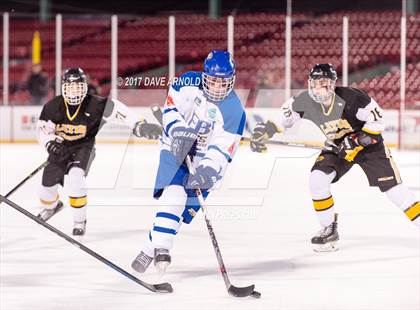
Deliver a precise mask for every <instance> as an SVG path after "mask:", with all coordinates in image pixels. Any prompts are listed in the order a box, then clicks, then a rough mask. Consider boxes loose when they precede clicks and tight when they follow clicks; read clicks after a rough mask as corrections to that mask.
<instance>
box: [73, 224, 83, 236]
mask: <svg viewBox="0 0 420 310" xmlns="http://www.w3.org/2000/svg"><path fill="white" fill-rule="evenodd" d="M85 232H86V221H83V222H74V226H73V236H83V235H84V234H85Z"/></svg>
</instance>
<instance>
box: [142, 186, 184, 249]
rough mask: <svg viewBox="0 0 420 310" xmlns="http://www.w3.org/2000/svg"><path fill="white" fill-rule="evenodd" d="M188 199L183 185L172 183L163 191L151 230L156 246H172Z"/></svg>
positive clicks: (153, 242) (168, 247)
mask: <svg viewBox="0 0 420 310" xmlns="http://www.w3.org/2000/svg"><path fill="white" fill-rule="evenodd" d="M186 200H187V194H186V193H185V190H184V188H183V187H182V186H179V185H171V186H168V187H167V188H166V189H165V190H164V191H163V194H162V196H161V197H160V199H159V202H160V205H159V206H158V211H157V212H156V217H155V221H154V224H153V228H152V230H151V232H150V234H151V237H152V244H153V246H154V248H164V249H168V250H170V249H171V248H172V246H173V240H174V238H175V235H176V234H177V232H178V230H179V227H180V225H181V221H182V219H181V215H182V212H183V211H184V208H185V203H186ZM146 250H147V249H146ZM149 253H150V252H149ZM146 254H147V253H146ZM148 255H149V254H148Z"/></svg>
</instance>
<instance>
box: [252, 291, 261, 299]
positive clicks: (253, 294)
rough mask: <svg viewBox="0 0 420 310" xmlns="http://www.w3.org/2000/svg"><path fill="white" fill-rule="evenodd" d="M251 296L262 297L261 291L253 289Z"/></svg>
mask: <svg viewBox="0 0 420 310" xmlns="http://www.w3.org/2000/svg"><path fill="white" fill-rule="evenodd" d="M251 296H252V297H254V298H261V293H260V292H257V291H253V292H252V294H251Z"/></svg>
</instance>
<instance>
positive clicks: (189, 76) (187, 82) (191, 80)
mask: <svg viewBox="0 0 420 310" xmlns="http://www.w3.org/2000/svg"><path fill="white" fill-rule="evenodd" d="M184 86H192V87H198V88H201V72H198V71H188V72H186V73H184V74H182V75H181V76H179V77H175V78H174V79H173V83H172V88H173V89H174V90H176V91H180V90H181V88H182V87H184Z"/></svg>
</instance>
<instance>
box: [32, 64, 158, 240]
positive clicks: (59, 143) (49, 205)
mask: <svg viewBox="0 0 420 310" xmlns="http://www.w3.org/2000/svg"><path fill="white" fill-rule="evenodd" d="M115 121H119V122H122V123H124V124H125V125H127V126H128V127H129V128H132V129H133V134H134V135H136V136H137V137H143V138H147V139H158V138H159V136H160V135H161V131H162V130H161V128H160V126H159V125H156V124H149V123H147V122H146V120H144V119H143V118H141V117H139V116H137V115H134V114H133V113H132V112H131V111H130V110H129V109H128V108H127V106H125V105H124V104H123V103H122V102H120V101H118V100H116V99H108V98H104V97H100V96H96V95H88V94H87V83H86V76H85V74H84V72H83V70H82V69H80V68H69V69H67V70H65V72H64V74H63V78H62V95H61V96H56V97H55V98H53V99H51V100H50V101H49V102H47V103H46V104H45V105H44V107H43V109H42V112H41V115H40V117H39V121H38V125H37V138H38V141H39V143H40V144H41V146H43V147H45V148H46V150H47V152H48V153H49V156H48V165H47V166H46V167H45V169H44V172H43V176H42V185H41V188H40V191H39V196H40V199H41V204H42V208H43V210H42V211H41V212H40V213H39V215H38V217H39V218H40V219H42V220H44V221H47V220H48V219H50V218H51V217H52V216H53V215H54V214H56V213H57V212H59V211H60V210H61V209H62V208H63V203H62V202H61V201H60V200H59V197H58V185H59V184H61V185H63V186H64V187H65V191H66V193H67V194H68V195H69V202H70V206H71V208H72V210H73V218H74V228H73V235H84V233H85V230H86V208H87V191H86V175H87V173H88V171H89V167H90V165H91V163H92V160H93V159H94V157H95V137H96V135H97V134H98V132H99V130H100V129H101V127H102V126H103V125H104V124H105V123H106V122H115ZM65 175H67V176H66V178H65V179H64V176H65Z"/></svg>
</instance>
